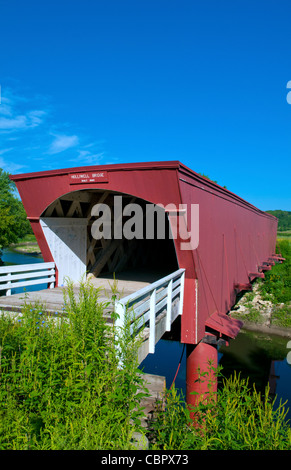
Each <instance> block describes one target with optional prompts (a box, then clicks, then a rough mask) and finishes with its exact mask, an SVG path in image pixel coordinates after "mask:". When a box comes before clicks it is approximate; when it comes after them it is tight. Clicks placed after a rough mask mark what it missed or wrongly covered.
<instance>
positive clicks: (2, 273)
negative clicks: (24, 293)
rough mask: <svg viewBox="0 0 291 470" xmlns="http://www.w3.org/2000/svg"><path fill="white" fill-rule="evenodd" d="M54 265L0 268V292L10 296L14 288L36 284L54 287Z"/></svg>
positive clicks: (40, 264) (25, 265)
mask: <svg viewBox="0 0 291 470" xmlns="http://www.w3.org/2000/svg"><path fill="white" fill-rule="evenodd" d="M55 280H56V278H55V263H53V262H52V263H35V264H20V265H17V266H2V267H0V291H3V290H5V291H6V295H11V290H12V289H14V288H16V287H28V286H33V285H38V284H48V285H49V287H54V285H55Z"/></svg>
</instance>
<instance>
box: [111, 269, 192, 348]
mask: <svg viewBox="0 0 291 470" xmlns="http://www.w3.org/2000/svg"><path fill="white" fill-rule="evenodd" d="M184 281H185V269H179V270H178V271H175V272H174V273H172V274H169V275H168V276H166V277H163V278H162V279H159V280H158V281H156V282H154V283H152V284H150V285H149V286H147V287H144V288H143V289H140V290H139V291H137V292H135V293H133V294H130V295H128V296H127V297H124V298H122V299H120V300H117V301H116V302H115V313H116V314H117V316H118V318H117V320H116V323H115V325H116V326H117V327H124V324H125V314H126V310H127V309H131V308H132V309H133V311H134V315H133V319H132V321H133V322H135V321H139V322H140V323H141V324H142V325H146V324H147V323H148V324H149V352H150V353H154V352H155V344H156V318H157V316H158V315H159V314H160V313H161V312H162V311H163V310H166V327H165V331H170V330H171V324H172V323H173V321H174V320H175V319H176V318H177V317H178V315H182V312H183V299H184ZM175 299H178V301H179V305H178V308H176V309H173V308H172V303H173V301H174V300H175Z"/></svg>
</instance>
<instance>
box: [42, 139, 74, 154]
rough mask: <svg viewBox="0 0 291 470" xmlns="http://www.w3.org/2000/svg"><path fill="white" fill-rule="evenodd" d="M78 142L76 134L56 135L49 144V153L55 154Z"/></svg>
mask: <svg viewBox="0 0 291 470" xmlns="http://www.w3.org/2000/svg"><path fill="white" fill-rule="evenodd" d="M78 143H79V138H78V136H77V135H56V136H55V139H54V140H53V142H52V143H51V145H50V148H49V153H51V154H55V153H59V152H63V151H64V150H68V149H69V148H72V147H75V146H76V145H78Z"/></svg>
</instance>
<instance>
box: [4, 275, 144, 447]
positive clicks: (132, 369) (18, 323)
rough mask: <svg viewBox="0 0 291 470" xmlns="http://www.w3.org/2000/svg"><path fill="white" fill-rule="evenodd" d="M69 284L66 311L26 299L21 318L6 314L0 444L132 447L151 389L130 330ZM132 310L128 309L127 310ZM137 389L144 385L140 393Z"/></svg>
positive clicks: (91, 293)
mask: <svg viewBox="0 0 291 470" xmlns="http://www.w3.org/2000/svg"><path fill="white" fill-rule="evenodd" d="M98 297H99V292H98V290H96V289H94V288H93V287H92V286H90V285H89V284H88V283H81V285H80V291H79V294H78V297H77V296H76V295H75V293H74V289H73V285H72V284H70V283H69V286H68V291H67V294H66V296H65V311H63V312H56V314H55V316H54V318H52V319H49V318H48V317H47V316H46V314H45V310H44V309H43V307H42V306H41V305H36V306H35V307H34V308H32V306H31V305H24V307H23V311H22V315H21V317H18V320H17V319H16V320H15V318H11V317H9V316H4V315H2V316H1V318H0V374H1V385H0V449H2V450H3V449H14V450H18V449H52V450H60V449H86V450H88V449H128V448H133V447H134V442H133V441H132V434H133V432H135V431H141V425H140V419H141V417H143V412H142V410H141V407H140V398H141V397H142V396H143V395H144V394H146V389H145V388H144V386H143V382H142V378H141V374H140V371H139V370H138V368H137V365H138V364H137V352H136V353H135V354H127V355H124V356H123V358H122V359H123V364H122V367H121V366H120V355H119V351H122V350H124V349H125V346H124V345H123V341H124V335H126V339H127V341H128V344H127V346H128V350H131V351H137V347H138V344H137V343H136V341H134V340H133V339H130V338H129V336H128V335H127V334H126V331H122V332H121V333H122V334H119V335H117V334H116V333H117V332H116V329H115V327H114V326H113V327H112V326H108V325H107V324H106V322H105V319H104V315H103V311H104V309H105V308H108V307H109V305H110V301H109V302H107V303H100V302H99V299H98ZM128 315H129V313H128ZM138 389H141V390H142V391H141V392H140V393H137V391H138Z"/></svg>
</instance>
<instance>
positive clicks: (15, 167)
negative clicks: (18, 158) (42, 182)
mask: <svg viewBox="0 0 291 470" xmlns="http://www.w3.org/2000/svg"><path fill="white" fill-rule="evenodd" d="M0 168H2V169H3V170H4V171H8V173H11V174H14V173H17V172H18V171H19V170H22V169H23V168H26V165H20V164H19V163H13V162H11V161H9V162H6V161H5V160H4V159H3V158H2V157H0Z"/></svg>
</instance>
